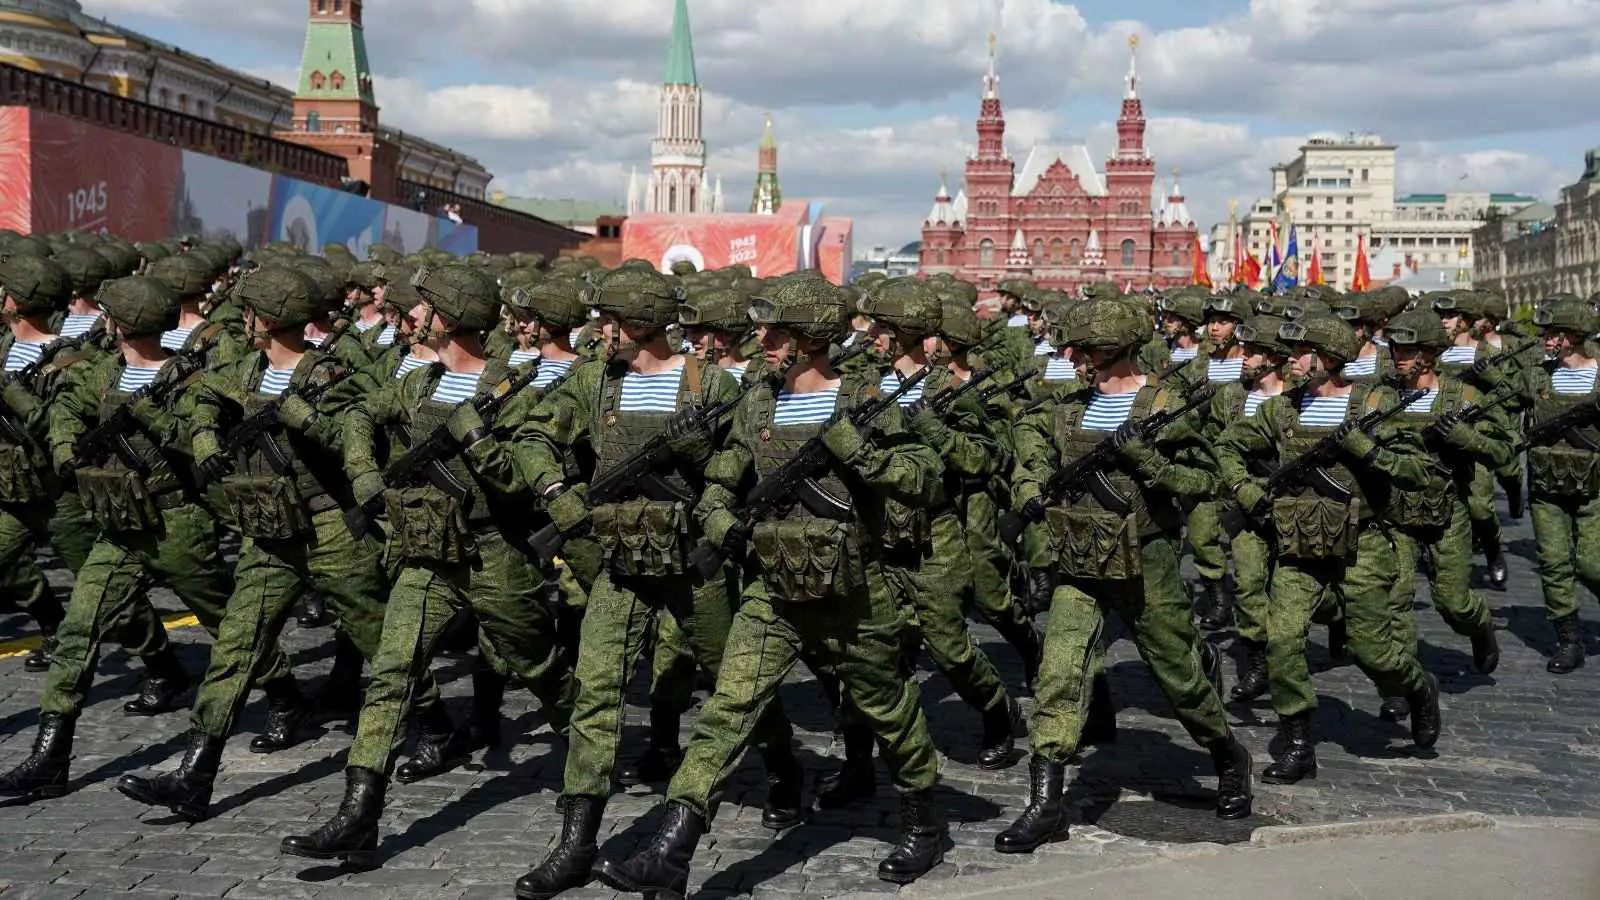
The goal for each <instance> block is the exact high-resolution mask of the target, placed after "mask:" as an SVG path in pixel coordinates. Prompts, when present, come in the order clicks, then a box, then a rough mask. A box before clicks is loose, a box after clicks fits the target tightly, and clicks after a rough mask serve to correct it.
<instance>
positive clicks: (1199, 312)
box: [1139, 291, 1206, 370]
mask: <svg viewBox="0 0 1600 900" xmlns="http://www.w3.org/2000/svg"><path fill="white" fill-rule="evenodd" d="M1156 309H1157V310H1158V312H1157V314H1156V321H1157V324H1158V325H1159V327H1160V329H1161V333H1162V334H1163V335H1165V336H1166V338H1167V347H1168V352H1167V354H1166V358H1165V359H1151V360H1148V362H1149V363H1153V364H1154V365H1156V366H1158V367H1159V368H1166V367H1167V366H1169V365H1172V364H1174V363H1186V362H1189V361H1190V360H1193V359H1197V358H1199V357H1200V355H1201V354H1200V351H1201V350H1202V349H1204V346H1203V345H1204V341H1205V338H1204V335H1203V333H1202V330H1203V327H1204V324H1205V318H1206V298H1205V297H1204V296H1202V295H1200V294H1198V293H1195V292H1193V291H1175V292H1173V294H1171V295H1170V296H1166V297H1159V298H1157V299H1156ZM1139 340H1140V341H1141V342H1143V341H1144V337H1143V336H1140V338H1139ZM1158 370H1159V369H1158Z"/></svg>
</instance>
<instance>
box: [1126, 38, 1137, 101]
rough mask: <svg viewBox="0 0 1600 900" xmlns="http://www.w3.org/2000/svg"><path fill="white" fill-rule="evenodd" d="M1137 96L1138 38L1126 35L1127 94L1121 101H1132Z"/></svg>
mask: <svg viewBox="0 0 1600 900" xmlns="http://www.w3.org/2000/svg"><path fill="white" fill-rule="evenodd" d="M1138 96H1139V36H1138V35H1137V34H1130V35H1128V92H1127V93H1126V94H1124V95H1123V99H1126V100H1133V99H1135V98H1137V97H1138Z"/></svg>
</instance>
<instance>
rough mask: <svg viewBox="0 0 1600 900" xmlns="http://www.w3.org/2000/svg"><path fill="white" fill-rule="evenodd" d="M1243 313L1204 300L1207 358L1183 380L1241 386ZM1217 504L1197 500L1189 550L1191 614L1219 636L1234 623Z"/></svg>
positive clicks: (1231, 303) (1227, 300)
mask: <svg viewBox="0 0 1600 900" xmlns="http://www.w3.org/2000/svg"><path fill="white" fill-rule="evenodd" d="M1246 312H1247V307H1246V306H1245V303H1244V300H1243V298H1239V297H1233V296H1230V295H1226V294H1219V295H1215V296H1212V297H1208V298H1206V300H1205V326H1204V327H1205V333H1206V343H1205V347H1206V353H1205V355H1203V356H1200V357H1197V358H1196V362H1195V363H1193V364H1192V365H1191V366H1189V367H1186V368H1185V370H1184V374H1185V376H1186V377H1187V378H1188V379H1192V380H1193V381H1195V382H1199V381H1201V380H1204V381H1205V382H1208V383H1210V384H1216V385H1237V384H1240V383H1241V382H1242V381H1243V378H1244V362H1245V350H1244V347H1243V346H1242V345H1241V344H1240V343H1239V337H1238V333H1237V332H1238V327H1239V323H1240V322H1241V321H1243V320H1244V316H1245V314H1246ZM1227 393H1229V394H1232V393H1234V392H1231V391H1230V392H1227ZM1222 503H1223V498H1208V499H1205V500H1200V501H1198V502H1196V503H1195V505H1194V509H1192V510H1191V511H1190V512H1189V528H1188V538H1189V546H1190V548H1191V549H1192V550H1193V551H1194V568H1195V573H1196V574H1197V575H1199V576H1200V584H1199V591H1198V593H1199V595H1200V596H1199V597H1197V598H1196V600H1195V611H1196V613H1197V615H1198V617H1199V620H1200V627H1201V628H1204V629H1206V630H1207V631H1220V630H1222V629H1224V628H1226V627H1228V623H1229V621H1230V620H1232V618H1233V601H1232V598H1231V597H1229V596H1228V591H1227V587H1226V585H1225V584H1224V581H1225V580H1226V577H1227V574H1228V555H1227V547H1226V546H1225V545H1226V543H1227V540H1226V536H1225V535H1224V534H1223V530H1222Z"/></svg>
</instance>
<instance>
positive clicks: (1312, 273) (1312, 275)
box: [1306, 232, 1328, 284]
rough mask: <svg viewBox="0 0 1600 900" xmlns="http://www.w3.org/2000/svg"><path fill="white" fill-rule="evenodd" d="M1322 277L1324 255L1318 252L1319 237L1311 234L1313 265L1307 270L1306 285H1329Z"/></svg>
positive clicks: (1313, 233)
mask: <svg viewBox="0 0 1600 900" xmlns="http://www.w3.org/2000/svg"><path fill="white" fill-rule="evenodd" d="M1327 283H1328V282H1327V281H1326V280H1324V279H1323V277H1322V254H1321V253H1319V252H1318V251H1317V235H1316V233H1315V232H1312V234H1311V265H1310V266H1308V267H1307V268H1306V284H1327Z"/></svg>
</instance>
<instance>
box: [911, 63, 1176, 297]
mask: <svg viewBox="0 0 1600 900" xmlns="http://www.w3.org/2000/svg"><path fill="white" fill-rule="evenodd" d="M1137 45H1138V42H1137V40H1136V39H1135V40H1130V41H1129V46H1130V49H1131V50H1137ZM994 51H995V42H994V38H993V37H992V36H991V37H990V39H989V72H988V74H987V75H985V76H984V79H983V101H982V105H981V106H980V107H979V112H978V122H977V126H978V127H977V130H978V145H977V149H976V152H974V153H973V154H971V155H970V156H969V157H968V158H967V163H966V171H965V176H966V177H965V186H964V188H963V189H962V190H961V191H960V192H959V193H958V194H957V195H956V196H955V197H954V198H952V197H951V196H950V192H949V190H948V189H947V188H946V186H945V184H944V183H943V181H942V179H941V182H940V185H939V195H938V196H937V197H936V198H935V199H934V205H933V210H932V211H931V212H929V214H928V218H927V220H926V221H924V222H923V225H922V250H921V254H920V269H921V271H922V272H923V273H925V274H927V275H933V274H937V273H940V272H948V273H951V274H953V275H955V276H956V277H958V278H961V279H962V280H965V281H970V282H973V283H974V284H976V285H978V287H979V288H980V290H983V291H989V290H992V289H993V288H994V286H995V285H996V284H998V283H999V282H1000V281H1002V280H1004V279H1007V278H1029V279H1032V280H1033V281H1035V282H1037V283H1038V284H1040V285H1042V286H1044V287H1046V288H1050V289H1054V290H1064V291H1076V290H1077V289H1078V288H1080V287H1082V286H1083V285H1086V284H1092V283H1095V282H1099V281H1111V282H1114V283H1116V284H1118V285H1119V286H1120V285H1131V286H1132V287H1133V288H1134V289H1136V290H1137V289H1142V288H1146V287H1151V286H1155V287H1177V286H1181V285H1185V284H1188V283H1189V281H1190V277H1191V274H1192V272H1193V253H1194V245H1195V241H1196V240H1197V231H1196V229H1195V223H1194V220H1193V219H1192V218H1191V217H1190V216H1189V212H1188V209H1187V207H1186V206H1185V204H1184V199H1183V195H1182V193H1181V190H1180V189H1179V187H1178V184H1177V179H1176V176H1174V179H1173V184H1172V191H1171V192H1170V193H1169V194H1168V195H1167V196H1166V197H1165V198H1163V199H1160V200H1157V199H1156V198H1155V196H1154V191H1155V181H1156V162H1155V160H1154V159H1153V158H1152V157H1151V156H1150V153H1149V151H1147V150H1146V149H1145V145H1144V132H1145V117H1144V104H1143V102H1142V101H1141V100H1140V99H1139V79H1138V72H1137V68H1136V57H1135V56H1134V55H1133V54H1131V53H1130V59H1129V63H1128V79H1127V92H1126V94H1125V95H1124V97H1123V100H1122V113H1121V115H1120V116H1119V117H1118V119H1117V149H1116V151H1115V152H1114V153H1113V154H1112V155H1111V158H1110V159H1108V160H1106V164H1105V170H1104V171H1103V172H1102V171H1100V170H1098V169H1097V168H1096V167H1095V164H1094V159H1093V157H1092V156H1091V155H1090V153H1089V149H1088V148H1087V147H1085V146H1083V145H1082V144H1076V145H1058V144H1040V145H1037V146H1035V147H1033V148H1032V149H1031V150H1030V151H1029V152H1028V156H1027V159H1026V160H1025V161H1024V162H1023V164H1022V167H1021V170H1020V171H1018V168H1017V164H1016V161H1015V160H1014V159H1013V158H1012V157H1011V154H1010V153H1008V152H1007V151H1006V148H1005V131H1006V120H1005V113H1004V111H1003V110H1002V107H1001V104H1000V78H999V76H998V75H997V74H996V72H995V58H994V57H995V52H994Z"/></svg>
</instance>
